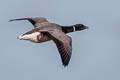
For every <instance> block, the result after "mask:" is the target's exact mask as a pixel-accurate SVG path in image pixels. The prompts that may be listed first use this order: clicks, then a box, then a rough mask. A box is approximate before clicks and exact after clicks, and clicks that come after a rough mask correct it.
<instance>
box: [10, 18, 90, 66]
mask: <svg viewBox="0 0 120 80" xmlns="http://www.w3.org/2000/svg"><path fill="white" fill-rule="evenodd" d="M18 20H28V21H29V22H31V23H32V25H33V26H34V29H32V30H30V31H28V32H26V33H24V34H22V35H20V36H19V37H18V39H20V40H28V41H31V42H34V43H42V42H46V41H50V40H53V41H54V43H55V44H56V46H57V48H58V51H59V53H60V56H61V60H62V64H63V65H64V66H68V63H69V61H70V58H71V54H72V39H71V37H69V36H68V35H66V33H70V32H75V31H80V30H84V29H87V28H88V27H87V26H84V25H83V24H76V25H72V26H61V25H58V24H55V23H51V22H49V21H48V20H47V19H46V18H44V17H36V18H21V19H12V20H10V21H9V22H11V21H18Z"/></svg>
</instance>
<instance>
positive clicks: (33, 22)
mask: <svg viewBox="0 0 120 80" xmlns="http://www.w3.org/2000/svg"><path fill="white" fill-rule="evenodd" d="M19 20H28V21H29V22H31V24H32V25H34V24H35V23H36V22H35V21H34V20H32V18H20V19H11V20H9V21H8V22H11V21H19Z"/></svg>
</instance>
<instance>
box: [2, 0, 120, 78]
mask: <svg viewBox="0 0 120 80" xmlns="http://www.w3.org/2000/svg"><path fill="white" fill-rule="evenodd" d="M38 16H42V17H46V18H48V20H49V21H52V22H55V23H58V24H61V25H73V24H77V23H82V24H85V25H87V26H89V30H84V31H81V32H75V33H72V34H68V35H70V36H71V37H72V41H73V54H72V58H71V61H70V64H69V66H68V67H66V68H64V67H63V66H62V63H61V59H60V57H59V53H58V51H57V48H56V46H55V44H53V42H52V41H50V42H46V43H42V44H35V43H31V42H28V41H21V40H18V39H17V36H19V35H20V34H23V33H24V32H25V31H28V30H29V29H32V28H33V26H32V25H31V24H30V23H29V22H27V21H19V22H11V23H9V22H8V20H10V19H14V18H23V17H38ZM0 80H120V0H1V1H0Z"/></svg>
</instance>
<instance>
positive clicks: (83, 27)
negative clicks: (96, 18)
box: [74, 24, 88, 30]
mask: <svg viewBox="0 0 120 80" xmlns="http://www.w3.org/2000/svg"><path fill="white" fill-rule="evenodd" d="M74 26H75V28H76V30H84V29H88V26H85V25H83V24H76V25H74Z"/></svg>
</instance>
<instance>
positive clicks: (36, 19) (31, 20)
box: [8, 17, 48, 28]
mask: <svg viewBox="0 0 120 80" xmlns="http://www.w3.org/2000/svg"><path fill="white" fill-rule="evenodd" d="M19 20H28V21H29V22H30V23H31V24H32V25H33V26H34V28H36V27H38V26H39V25H40V23H43V22H48V21H47V19H46V18H43V17H37V18H20V19H12V20H9V21H8V22H11V21H19ZM36 23H38V24H39V25H38V26H35V24H36ZM41 26H43V25H41Z"/></svg>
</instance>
